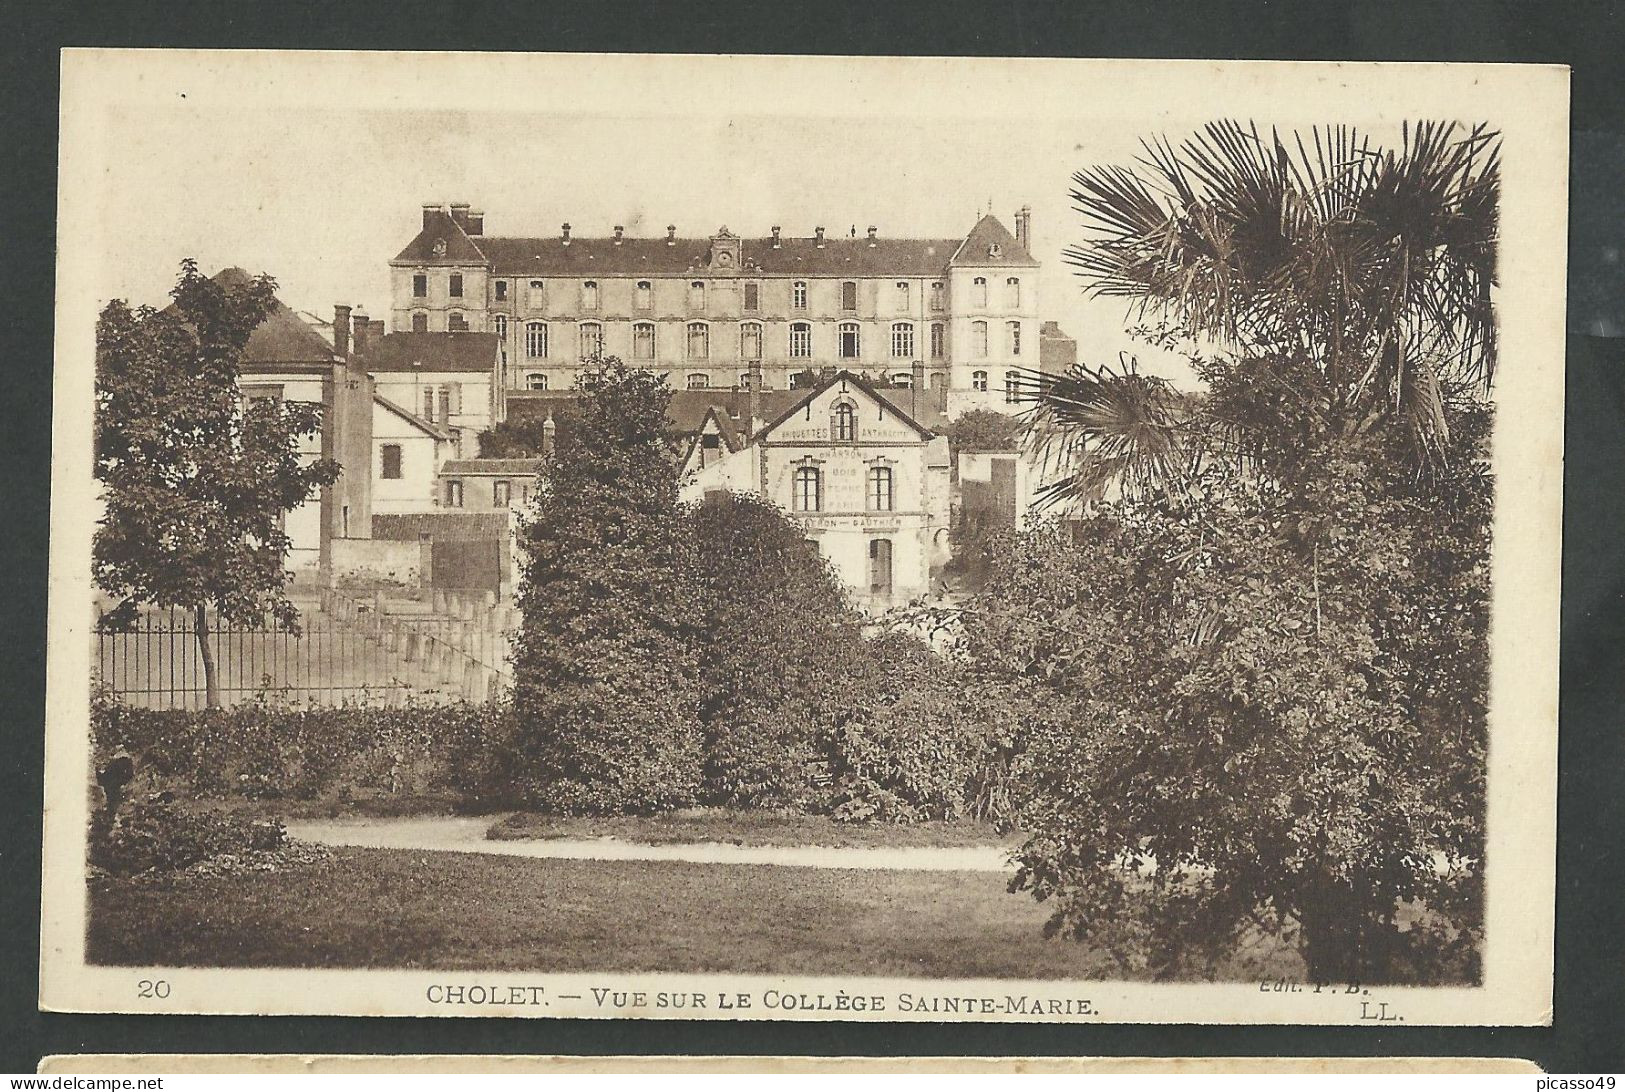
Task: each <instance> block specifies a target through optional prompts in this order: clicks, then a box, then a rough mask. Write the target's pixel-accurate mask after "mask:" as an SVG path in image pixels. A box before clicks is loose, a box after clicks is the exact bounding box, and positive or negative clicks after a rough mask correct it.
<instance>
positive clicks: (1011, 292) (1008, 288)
mask: <svg viewBox="0 0 1625 1092" xmlns="http://www.w3.org/2000/svg"><path fill="white" fill-rule="evenodd" d="M1004 305H1005V306H1006V307H1020V306H1021V278H1020V277H1010V278H1009V279H1007V280H1006V281H1005V282H1004Z"/></svg>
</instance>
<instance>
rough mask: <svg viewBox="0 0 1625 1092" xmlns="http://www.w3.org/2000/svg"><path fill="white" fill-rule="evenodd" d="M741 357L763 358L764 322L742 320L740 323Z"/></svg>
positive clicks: (746, 358) (741, 358) (744, 358)
mask: <svg viewBox="0 0 1625 1092" xmlns="http://www.w3.org/2000/svg"><path fill="white" fill-rule="evenodd" d="M739 359H740V360H760V359H762V324H761V323H759V322H742V323H740V324H739Z"/></svg>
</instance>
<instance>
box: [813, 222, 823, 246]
mask: <svg viewBox="0 0 1625 1092" xmlns="http://www.w3.org/2000/svg"><path fill="white" fill-rule="evenodd" d="M813 238H814V239H816V240H818V242H817V245H818V246H820V247H821V246H823V245H824V229H823V228H821V227H815V228H813Z"/></svg>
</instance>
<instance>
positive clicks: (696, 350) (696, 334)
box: [688, 322, 711, 360]
mask: <svg viewBox="0 0 1625 1092" xmlns="http://www.w3.org/2000/svg"><path fill="white" fill-rule="evenodd" d="M710 357H711V328H710V327H709V326H707V325H706V324H705V323H703V322H691V323H689V324H688V358H689V359H690V360H709V359H710Z"/></svg>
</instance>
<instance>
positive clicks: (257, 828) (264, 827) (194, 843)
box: [90, 800, 287, 875]
mask: <svg viewBox="0 0 1625 1092" xmlns="http://www.w3.org/2000/svg"><path fill="white" fill-rule="evenodd" d="M92 830H93V836H92V840H91V845H90V860H91V863H92V864H94V865H96V866H97V867H98V868H102V869H105V870H106V871H108V872H113V873H117V874H120V875H129V874H132V873H137V872H154V871H155V872H169V871H174V870H176V869H181V868H186V867H187V866H188V865H193V864H196V863H197V862H199V861H204V860H208V859H209V858H211V857H216V856H219V855H221V854H226V853H242V852H245V851H249V850H271V849H279V848H281V846H282V845H283V844H284V843H285V842H286V841H287V831H286V830H284V829H283V827H282V824H281V823H280V822H277V821H275V820H272V821H268V822H267V821H253V820H247V819H240V818H236V817H234V816H230V815H222V814H220V813H218V812H209V811H188V810H185V809H184V808H183V807H182V806H181V805H179V804H176V803H173V802H169V801H163V800H146V801H140V802H136V803H132V804H128V805H126V806H125V807H123V808H121V809H120V810H119V812H118V814H117V816H115V817H114V818H113V821H112V824H111V825H110V826H107V825H101V826H100V827H99V828H98V827H97V826H93V828H92Z"/></svg>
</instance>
